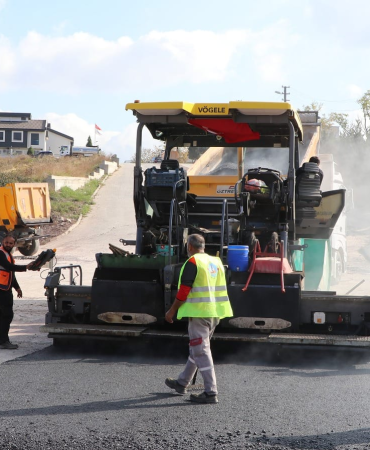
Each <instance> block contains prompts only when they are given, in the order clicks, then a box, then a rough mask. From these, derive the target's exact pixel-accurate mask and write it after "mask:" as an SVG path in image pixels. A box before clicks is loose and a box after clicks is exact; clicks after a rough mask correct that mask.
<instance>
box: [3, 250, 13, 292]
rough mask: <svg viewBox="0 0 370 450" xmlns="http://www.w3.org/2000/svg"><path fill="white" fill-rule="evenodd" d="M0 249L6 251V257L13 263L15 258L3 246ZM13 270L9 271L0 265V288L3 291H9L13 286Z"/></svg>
mask: <svg viewBox="0 0 370 450" xmlns="http://www.w3.org/2000/svg"><path fill="white" fill-rule="evenodd" d="M0 250H1V251H2V252H4V253H5V256H6V259H7V260H8V261H9V262H10V263H11V264H13V258H12V256H11V255H10V253H8V252H7V251H6V250H4V248H3V247H0ZM12 281H13V272H11V271H10V272H9V271H8V270H6V269H5V267H2V266H0V289H1V290H2V291H8V290H9V289H10V288H11V286H12Z"/></svg>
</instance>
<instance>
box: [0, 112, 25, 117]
mask: <svg viewBox="0 0 370 450" xmlns="http://www.w3.org/2000/svg"><path fill="white" fill-rule="evenodd" d="M0 117H26V118H27V119H31V113H14V112H6V111H1V112H0Z"/></svg>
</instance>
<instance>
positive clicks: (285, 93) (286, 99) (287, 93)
mask: <svg viewBox="0 0 370 450" xmlns="http://www.w3.org/2000/svg"><path fill="white" fill-rule="evenodd" d="M281 87H282V88H283V89H284V92H279V91H275V94H280V95H284V98H283V99H282V100H283V101H284V102H286V101H288V100H289V99H288V98H287V95H289V94H290V92H287V91H286V90H287V89H289V88H290V86H281Z"/></svg>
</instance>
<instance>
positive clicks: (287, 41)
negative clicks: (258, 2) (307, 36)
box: [252, 20, 300, 83]
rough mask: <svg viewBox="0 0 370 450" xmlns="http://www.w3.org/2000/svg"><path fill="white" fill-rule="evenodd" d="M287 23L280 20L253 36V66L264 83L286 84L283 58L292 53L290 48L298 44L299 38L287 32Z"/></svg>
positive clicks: (285, 65)
mask: <svg viewBox="0 0 370 450" xmlns="http://www.w3.org/2000/svg"><path fill="white" fill-rule="evenodd" d="M287 30H289V23H288V22H287V21H286V20H280V21H279V22H277V23H276V24H274V25H272V26H271V27H268V28H265V29H263V30H261V31H259V32H256V33H254V34H253V37H252V44H253V53H254V55H255V65H256V69H257V71H258V72H259V73H260V75H261V77H262V79H263V80H264V81H269V82H270V81H274V82H277V83H284V82H286V81H287V80H286V78H287V73H286V69H285V68H284V67H288V66H287V64H286V62H285V57H288V58H289V55H290V54H292V53H293V50H292V47H294V46H295V45H297V44H298V42H299V40H300V36H299V35H297V34H292V33H290V32H289V31H287Z"/></svg>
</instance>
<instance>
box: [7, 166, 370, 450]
mask: <svg viewBox="0 0 370 450" xmlns="http://www.w3.org/2000/svg"><path fill="white" fill-rule="evenodd" d="M132 168H133V167H132V165H131V164H127V165H126V164H125V165H123V166H122V167H121V168H120V170H119V171H118V172H116V173H115V174H113V175H112V176H111V177H109V178H108V180H107V181H106V185H105V186H104V187H103V188H102V189H101V190H100V191H99V192H98V194H97V196H96V203H97V206H96V207H95V208H94V209H93V210H92V212H91V213H90V214H89V216H88V217H87V218H85V219H83V220H82V222H81V224H80V225H79V226H78V227H77V228H75V229H74V230H73V231H71V233H69V234H67V235H65V236H61V237H59V238H58V239H57V240H55V241H54V242H52V243H49V244H47V247H55V248H57V255H58V265H61V264H63V265H68V264H75V263H77V264H81V265H82V266H83V274H84V284H85V283H86V284H90V280H91V278H92V274H93V270H94V267H95V256H94V255H95V253H98V252H101V251H104V252H105V251H108V244H109V243H112V244H114V245H120V244H119V239H120V238H128V239H130V238H131V239H134V238H135V228H134V226H133V224H134V215H133V207H132ZM39 275H40V274H37V273H36V274H35V273H26V274H23V273H22V274H20V275H19V282H20V283H21V285H22V287H23V291H24V293H25V298H24V300H17V301H16V317H15V321H14V324H13V327H12V333H13V337H12V339H13V340H14V341H16V342H19V343H20V344H21V346H20V349H19V350H17V351H2V353H0V362H2V364H0V379H1V388H0V389H1V402H0V418H1V420H0V449H25V450H28V449H64V448H65V449H130V448H131V449H148V450H149V449H150V450H151V449H153V450H156V449H166V450H171V449H225V450H226V449H270V448H276V449H320V450H321V449H343V450H344V449H365V448H367V449H370V427H369V420H370V401H369V399H368V397H367V396H368V395H369V394H370V392H369V391H370V352H369V351H362V352H357V351H356V352H354V351H352V352H348V351H346V352H344V351H341V352H336V353H333V352H327V351H325V352H323V351H320V352H318V351H315V352H313V351H309V350H306V351H304V352H303V351H301V350H297V349H296V350H293V351H292V350H288V349H285V350H284V351H280V353H279V354H278V353H277V350H276V349H274V348H271V349H270V350H269V351H268V350H267V348H266V347H263V346H261V347H240V348H234V349H233V350H232V351H231V349H230V348H226V349H225V347H223V346H219V347H215V348H214V355H215V362H216V374H217V378H218V385H219V391H220V394H219V400H220V402H219V404H217V405H194V404H192V403H190V402H189V401H188V395H186V396H179V395H175V394H173V393H172V392H171V391H170V390H169V389H168V388H167V387H166V386H165V385H164V379H165V378H166V377H168V376H171V377H176V376H177V374H178V373H179V372H180V370H181V369H182V367H183V364H184V363H185V360H186V351H187V348H186V343H185V342H168V341H167V342H152V343H145V344H139V343H137V342H133V343H131V342H127V343H124V344H122V345H121V346H119V347H117V346H112V345H106V346H104V347H102V345H101V344H100V345H93V344H91V345H88V346H83V347H82V346H77V345H76V343H74V344H73V345H70V346H68V345H67V346H63V347H52V346H51V345H50V342H49V341H48V339H47V338H46V336H44V335H41V334H40V333H39V332H38V325H39V324H41V323H42V321H43V315H44V313H45V311H46V302H45V300H44V299H43V288H42V286H43V282H42V280H41V279H40V278H39ZM41 275H42V273H41ZM267 351H268V353H267ZM195 389H197V390H198V391H201V389H202V385H201V377H199V379H198V380H197V384H196V385H195Z"/></svg>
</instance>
